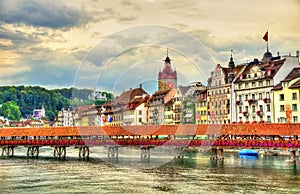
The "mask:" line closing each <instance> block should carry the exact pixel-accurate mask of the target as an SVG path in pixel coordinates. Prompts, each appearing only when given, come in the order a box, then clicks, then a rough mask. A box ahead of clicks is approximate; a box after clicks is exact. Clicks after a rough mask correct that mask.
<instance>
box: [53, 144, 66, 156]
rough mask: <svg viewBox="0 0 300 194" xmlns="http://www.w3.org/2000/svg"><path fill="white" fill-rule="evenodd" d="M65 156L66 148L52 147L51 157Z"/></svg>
mask: <svg viewBox="0 0 300 194" xmlns="http://www.w3.org/2000/svg"><path fill="white" fill-rule="evenodd" d="M66 154H67V146H54V151H53V156H54V157H59V158H61V157H63V158H65V157H66Z"/></svg>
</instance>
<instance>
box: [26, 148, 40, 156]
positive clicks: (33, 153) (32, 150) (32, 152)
mask: <svg viewBox="0 0 300 194" xmlns="http://www.w3.org/2000/svg"><path fill="white" fill-rule="evenodd" d="M39 153H40V151H39V146H29V147H27V157H29V156H30V155H31V157H33V156H36V157H38V156H39Z"/></svg>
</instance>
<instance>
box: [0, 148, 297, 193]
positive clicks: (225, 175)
mask: <svg viewBox="0 0 300 194" xmlns="http://www.w3.org/2000/svg"><path fill="white" fill-rule="evenodd" d="M50 149H51V148H47V149H45V150H41V155H40V157H39V158H38V159H36V158H27V157H25V151H24V150H25V149H23V150H22V149H21V148H18V149H17V150H16V152H15V156H13V157H2V158H1V159H0V188H1V190H0V193H300V162H299V158H297V162H296V163H290V162H288V160H289V157H287V156H259V157H258V158H240V157H239V156H238V154H237V153H224V156H225V159H224V161H213V160H210V158H209V155H208V154H201V153H200V152H198V151H185V153H184V158H177V159H174V160H170V161H168V162H167V163H164V164H162V165H159V166H156V167H154V168H138V167H137V166H138V165H139V163H143V162H142V161H141V159H140V161H139V162H138V161H136V162H131V163H130V162H129V164H128V165H118V163H122V162H126V160H127V159H128V158H126V157H124V156H123V155H120V158H119V160H118V161H115V160H114V161H112V162H107V161H103V160H101V159H98V158H97V157H93V155H91V157H90V158H89V160H87V159H79V158H78V156H77V155H78V153H77V152H76V151H74V150H72V151H69V150H68V151H69V152H68V154H69V155H68V156H67V158H66V159H65V160H60V159H57V158H56V159H55V158H52V156H51V154H50V153H49V152H48V151H49V150H50ZM70 150H71V148H70ZM50 151H51V150H50ZM48 153H49V154H48ZM122 157H123V158H122ZM151 157H152V156H151ZM152 161H154V162H155V158H154V156H153V158H151V159H150V160H149V161H144V163H152Z"/></svg>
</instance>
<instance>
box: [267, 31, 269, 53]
mask: <svg viewBox="0 0 300 194" xmlns="http://www.w3.org/2000/svg"><path fill="white" fill-rule="evenodd" d="M267 32H268V40H267V52H269V30H268V31H267Z"/></svg>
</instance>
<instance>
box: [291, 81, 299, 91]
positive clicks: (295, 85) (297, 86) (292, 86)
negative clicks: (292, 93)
mask: <svg viewBox="0 0 300 194" xmlns="http://www.w3.org/2000/svg"><path fill="white" fill-rule="evenodd" d="M293 88H296V89H297V88H300V80H298V81H296V82H295V83H293V84H292V85H291V86H290V87H289V89H293Z"/></svg>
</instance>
